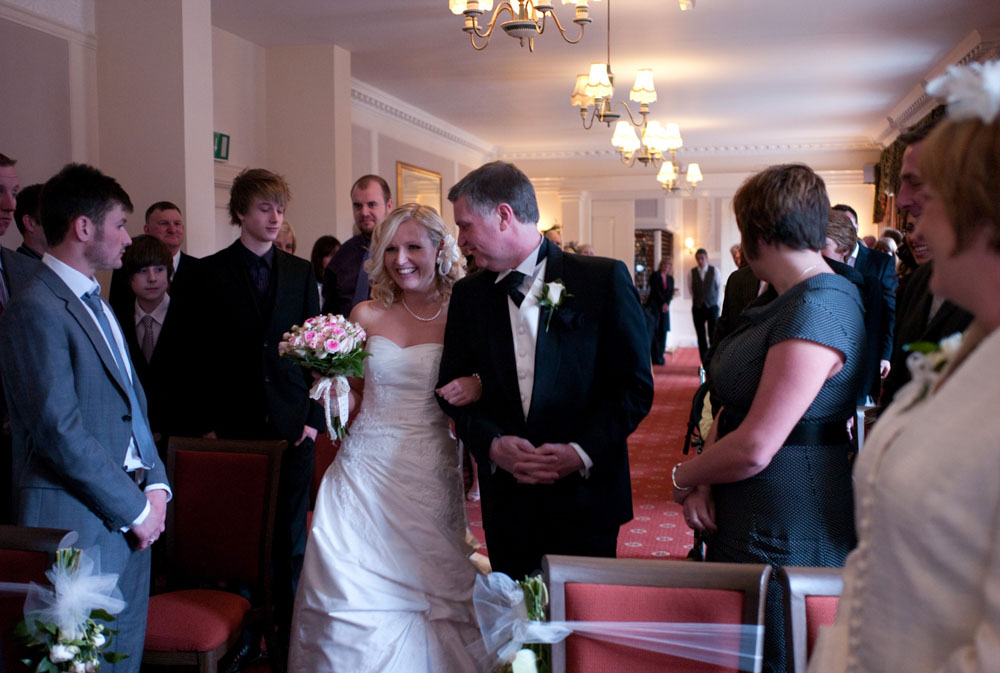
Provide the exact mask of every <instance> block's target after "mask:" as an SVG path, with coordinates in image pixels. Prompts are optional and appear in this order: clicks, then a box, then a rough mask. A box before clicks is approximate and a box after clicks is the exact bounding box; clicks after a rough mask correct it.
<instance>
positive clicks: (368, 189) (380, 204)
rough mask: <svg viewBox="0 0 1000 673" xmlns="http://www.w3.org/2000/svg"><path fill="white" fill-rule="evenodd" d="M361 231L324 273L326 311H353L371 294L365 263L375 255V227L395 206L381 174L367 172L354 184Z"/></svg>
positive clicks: (353, 203) (353, 199) (354, 205)
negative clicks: (370, 250) (373, 235)
mask: <svg viewBox="0 0 1000 673" xmlns="http://www.w3.org/2000/svg"><path fill="white" fill-rule="evenodd" d="M351 207H352V208H353V210H354V224H355V225H356V226H357V228H358V234H357V235H356V236H353V237H351V238H349V239H347V241H345V242H344V244H343V245H342V246H340V249H339V250H337V254H335V255H334V256H333V259H331V260H330V263H329V264H327V265H326V270H325V271H324V273H323V311H322V312H323V313H333V314H338V313H339V314H341V315H345V316H348V315H351V310H353V309H354V307H355V306H356V305H357V304H360V303H361V302H363V301H367V300H368V298H369V295H370V291H369V287H368V273H367V272H366V271H365V270H364V263H365V261H366V260H368V259H369V258H370V257H371V254H370V253H369V251H368V249H369V248H370V247H371V241H372V231H374V230H375V225H377V224H378V223H379V222H381V221H382V220H384V219H385V216H386V215H388V214H389V211H391V210H392V193H391V192H390V191H389V185H388V183H386V181H385V180H383V179H382V178H380V177H379V176H377V175H363V176H361V177H360V178H358V179H357V181H356V182H355V183H354V185H353V186H352V187H351Z"/></svg>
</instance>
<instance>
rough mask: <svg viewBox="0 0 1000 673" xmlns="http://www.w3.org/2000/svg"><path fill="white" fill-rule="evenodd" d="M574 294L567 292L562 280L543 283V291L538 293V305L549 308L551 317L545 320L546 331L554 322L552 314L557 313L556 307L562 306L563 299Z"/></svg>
mask: <svg viewBox="0 0 1000 673" xmlns="http://www.w3.org/2000/svg"><path fill="white" fill-rule="evenodd" d="M572 296H573V295H571V294H568V293H567V292H566V286H565V285H563V282H562V280H554V281H552V282H551V283H542V292H541V294H539V295H538V305H539V306H540V307H541V308H547V309H549V317H548V319H547V320H546V321H545V331H546V332H548V331H549V325H551V324H552V316H553V315H555V312H556V309H558V308H559V307H560V306H562V303H563V300H564V299H565V298H566V297H572Z"/></svg>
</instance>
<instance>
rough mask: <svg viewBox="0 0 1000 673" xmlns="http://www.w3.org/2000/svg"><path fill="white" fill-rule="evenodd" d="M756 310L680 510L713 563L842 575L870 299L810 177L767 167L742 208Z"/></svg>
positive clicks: (849, 535)
mask: <svg viewBox="0 0 1000 673" xmlns="http://www.w3.org/2000/svg"><path fill="white" fill-rule="evenodd" d="M733 206H734V209H735V211H736V220H737V223H738V225H739V228H740V233H741V235H742V243H743V250H744V253H745V254H746V256H747V258H748V260H749V262H750V266H751V268H752V269H753V272H754V274H755V275H756V276H757V277H758V278H760V279H762V280H764V281H767V283H768V284H769V285H771V286H772V287H773V288H774V290H775V291H776V292H777V293H778V297H777V298H776V299H774V300H773V301H770V302H769V303H763V304H762V303H761V302H760V301H758V302H754V303H753V304H751V306H750V307H749V308H748V309H747V310H746V311H745V312H744V313H743V315H742V316H741V321H742V322H741V324H740V326H739V327H738V328H737V329H736V330H735V331H734V332H732V333H731V334H730V335H729V337H727V338H726V340H725V341H723V342H722V343H721V344H719V347H718V350H717V351H716V353H715V356H714V357H713V359H712V362H711V367H710V376H709V378H710V380H711V381H712V386H713V389H714V392H715V394H716V395H717V396H718V397H719V398H720V399H721V400H722V401H723V403H724V404H723V408H722V410H721V412H720V414H719V416H718V417H717V419H716V422H715V425H714V426H713V429H712V432H711V433H710V435H709V438H708V441H707V443H706V449H705V451H704V452H703V453H702V454H701V455H699V456H697V457H696V458H694V459H692V460H689V461H687V462H685V463H679V464H678V465H677V466H675V467H674V470H673V479H674V499H675V500H676V501H677V502H679V503H683V505H684V515H685V518H686V519H687V520H688V523H689V525H690V526H691V527H692V528H695V529H697V530H706V531H707V532H708V533H710V535H709V537H708V560H710V561H729V562H743V563H770V564H772V565H774V566H779V565H814V566H841V565H843V563H844V559H845V558H846V556H847V553H848V552H849V551H850V550H851V548H852V547H853V546H854V544H855V537H854V520H853V499H852V492H851V471H850V463H849V461H848V451H849V448H850V444H849V436H848V433H847V420H848V419H849V418H851V417H852V416H853V414H854V404H855V399H856V396H857V392H858V388H859V386H860V385H861V381H862V371H861V366H862V364H863V350H864V343H865V331H864V322H863V312H862V308H861V298H860V296H859V294H858V290H857V288H856V286H855V285H854V284H852V283H851V282H850V281H848V280H846V279H844V278H842V277H840V276H838V275H837V274H835V273H834V272H833V270H832V269H831V268H830V267H829V266H828V265H827V264H826V262H825V261H824V259H823V257H822V255H821V252H820V251H821V250H822V249H823V246H824V244H825V231H826V224H827V213H828V210H829V200H828V198H827V195H826V188H825V186H824V184H823V181H822V179H821V178H819V176H817V175H816V174H815V173H814V172H813V171H812V170H811V169H809V168H808V167H806V166H803V165H797V164H792V165H782V166H772V167H771V168H768V169H766V170H764V171H763V172H761V173H758V174H757V175H755V176H753V177H751V178H749V179H748V180H747V181H746V182H745V183H744V184H743V186H742V187H740V190H739V191H738V192H737V193H736V196H735V198H734V201H733ZM766 619H767V624H766V629H765V636H764V648H765V649H764V669H765V670H767V671H784V670H785V666H784V659H785V657H784V633H783V628H782V626H783V619H782V613H781V595H780V588H779V587H778V586H777V583H775V582H772V583H771V585H770V586H769V587H768V600H767V615H766Z"/></svg>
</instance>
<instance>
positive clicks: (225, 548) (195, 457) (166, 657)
mask: <svg viewBox="0 0 1000 673" xmlns="http://www.w3.org/2000/svg"><path fill="white" fill-rule="evenodd" d="M286 446H287V444H286V442H283V441H269V442H263V441H261V442H255V441H236V440H218V439H191V438H185V437H172V438H171V439H170V443H169V444H168V446H167V474H168V475H169V478H170V486H171V488H172V489H173V492H174V497H173V500H172V501H171V502H170V505H169V506H168V508H167V529H166V532H165V534H164V538H165V541H166V548H167V549H166V551H167V560H168V572H169V574H170V579H169V586H170V588H171V589H172V590H171V591H168V592H166V593H161V594H157V595H155V596H150V599H149V615H148V618H147V623H146V645H145V651H144V652H143V656H142V661H143V663H144V664H153V665H164V666H191V667H198V669H199V670H200V671H201V672H202V673H217V671H218V665H219V660H220V659H221V658H222V657H223V656H224V655H225V654H226V653H227V652H229V651H230V650H231V649H233V647H234V646H235V645H236V644H237V643H238V642H239V639H240V634H241V632H242V630H243V627H244V625H245V624H246V623H247V621H248V620H249V619H254V618H256V619H260V620H261V621H263V623H264V635H265V638H266V640H267V646H268V652H269V653H270V656H271V659H272V668H273V669H274V670H275V671H277V672H279V673H280V671H283V670H284V656H285V655H284V653H283V652H280V651H279V649H278V647H277V644H276V643H275V642H274V641H275V639H274V610H273V600H272V595H271V578H270V574H271V538H272V535H273V531H274V513H275V507H276V504H275V503H276V502H277V491H278V478H279V473H280V469H281V456H282V453H283V452H284V450H285V448H286ZM224 585H242V586H246V587H248V588H249V589H250V590H251V591H252V592H253V594H254V595H255V596H259V605H257V606H255V608H256V609H251V605H250V602H249V601H248V600H247V599H246V598H244V597H243V596H241V595H239V594H237V593H231V592H229V591H222V590H219V588H218V587H221V586H224Z"/></svg>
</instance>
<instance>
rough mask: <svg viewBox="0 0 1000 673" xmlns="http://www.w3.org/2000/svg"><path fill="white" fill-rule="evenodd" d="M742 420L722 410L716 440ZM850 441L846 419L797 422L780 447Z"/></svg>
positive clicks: (825, 444) (824, 444)
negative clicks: (824, 421) (822, 421)
mask: <svg viewBox="0 0 1000 673" xmlns="http://www.w3.org/2000/svg"><path fill="white" fill-rule="evenodd" d="M743 418H744V416H741V415H739V414H735V413H733V412H730V411H727V410H725V409H723V410H722V413H721V414H720V415H719V422H718V427H717V428H716V429H717V432H718V434H717V436H718V439H722V438H723V437H725V436H726V435H728V434H729V433H730V432H732V431H733V430H735V429H736V428H738V427H739V425H740V423H742V422H743ZM850 441H851V440H850V437H848V435H847V419H846V418H845V419H844V420H842V421H829V422H827V423H810V422H808V421H799V422H798V423H796V425H795V427H794V428H792V431H791V432H790V433H788V437H787V438H786V439H785V441H784V442H782V443H781V445H782V446H786V445H791V446H831V445H835V444H846V443H848V442H850Z"/></svg>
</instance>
